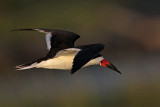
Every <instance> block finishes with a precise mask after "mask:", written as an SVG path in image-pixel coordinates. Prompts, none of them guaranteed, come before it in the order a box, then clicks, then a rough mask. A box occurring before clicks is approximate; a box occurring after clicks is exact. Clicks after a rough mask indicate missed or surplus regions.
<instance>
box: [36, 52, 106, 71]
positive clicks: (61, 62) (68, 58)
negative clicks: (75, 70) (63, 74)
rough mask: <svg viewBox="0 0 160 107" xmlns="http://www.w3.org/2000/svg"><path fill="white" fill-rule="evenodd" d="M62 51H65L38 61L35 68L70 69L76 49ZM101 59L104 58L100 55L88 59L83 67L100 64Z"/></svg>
mask: <svg viewBox="0 0 160 107" xmlns="http://www.w3.org/2000/svg"><path fill="white" fill-rule="evenodd" d="M64 51H65V52H61V53H59V54H58V55H56V56H55V57H54V58H52V59H48V60H46V61H42V62H40V63H39V64H37V65H36V68H47V69H63V70H69V69H72V65H73V59H74V57H75V55H76V54H77V51H66V50H64ZM103 59H104V58H103V57H102V56H101V57H97V58H95V59H92V60H90V61H89V62H88V63H87V64H85V65H84V66H83V67H86V66H90V65H97V64H100V62H101V61H102V60H103Z"/></svg>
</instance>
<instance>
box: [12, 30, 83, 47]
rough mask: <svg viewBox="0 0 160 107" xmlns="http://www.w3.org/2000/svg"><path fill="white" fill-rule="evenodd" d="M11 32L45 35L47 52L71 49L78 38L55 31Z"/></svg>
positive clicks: (65, 32)
mask: <svg viewBox="0 0 160 107" xmlns="http://www.w3.org/2000/svg"><path fill="white" fill-rule="evenodd" d="M13 31H39V32H42V33H45V34H46V43H47V48H48V50H51V49H56V48H59V47H61V48H62V49H65V48H73V47H74V42H75V41H76V40H77V39H78V38H80V36H79V35H78V34H75V33H73V32H69V31H64V30H55V29H39V28H35V29H16V30H13Z"/></svg>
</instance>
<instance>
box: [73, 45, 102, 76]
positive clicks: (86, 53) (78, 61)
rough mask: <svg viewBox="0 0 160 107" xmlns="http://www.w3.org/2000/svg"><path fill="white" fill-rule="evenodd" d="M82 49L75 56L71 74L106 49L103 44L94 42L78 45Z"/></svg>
mask: <svg viewBox="0 0 160 107" xmlns="http://www.w3.org/2000/svg"><path fill="white" fill-rule="evenodd" d="M77 48H80V49H82V50H81V51H79V52H78V53H77V55H76V56H75V58H74V61H73V66H72V70H71V74H73V73H75V72H76V71H77V70H79V69H80V68H81V67H83V66H84V65H85V64H86V63H88V62H89V61H90V60H91V59H93V58H94V57H95V56H97V55H98V53H99V52H100V51H102V50H103V49H104V45H103V44H92V45H85V46H80V47H77Z"/></svg>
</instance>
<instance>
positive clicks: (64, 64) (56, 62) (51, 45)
mask: <svg viewBox="0 0 160 107" xmlns="http://www.w3.org/2000/svg"><path fill="white" fill-rule="evenodd" d="M14 31H39V32H42V33H45V34H46V43H47V48H48V50H49V52H48V54H47V55H46V56H45V57H43V58H40V59H38V60H36V61H33V62H31V63H27V64H22V65H19V66H16V68H17V70H25V69H30V68H46V69H62V70H70V69H71V74H73V73H75V72H76V71H77V70H79V69H80V68H82V67H86V66H90V65H96V64H100V65H101V66H103V67H107V68H110V69H112V70H115V71H117V72H118V73H121V72H120V71H119V70H118V69H117V68H116V67H115V66H114V65H113V64H111V63H110V62H109V61H107V60H105V59H104V57H103V56H102V55H101V54H99V52H100V51H102V50H103V49H104V45H103V44H91V45H84V46H77V47H75V46H74V42H75V41H76V40H77V39H78V38H80V36H79V35H78V34H75V33H73V32H69V31H63V30H54V29H17V30H14Z"/></svg>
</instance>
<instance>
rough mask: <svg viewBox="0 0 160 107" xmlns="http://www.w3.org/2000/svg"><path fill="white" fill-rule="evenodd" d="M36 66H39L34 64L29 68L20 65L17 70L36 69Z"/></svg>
mask: <svg viewBox="0 0 160 107" xmlns="http://www.w3.org/2000/svg"><path fill="white" fill-rule="evenodd" d="M36 65H37V62H35V63H33V64H31V65H29V66H26V65H18V66H16V67H15V68H16V70H25V69H31V68H34V67H36Z"/></svg>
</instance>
